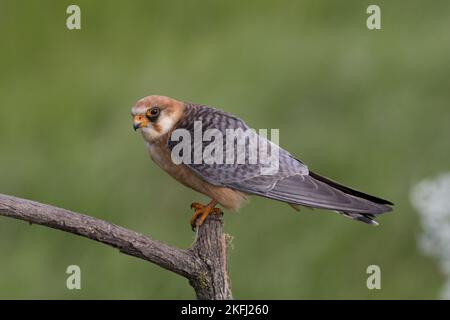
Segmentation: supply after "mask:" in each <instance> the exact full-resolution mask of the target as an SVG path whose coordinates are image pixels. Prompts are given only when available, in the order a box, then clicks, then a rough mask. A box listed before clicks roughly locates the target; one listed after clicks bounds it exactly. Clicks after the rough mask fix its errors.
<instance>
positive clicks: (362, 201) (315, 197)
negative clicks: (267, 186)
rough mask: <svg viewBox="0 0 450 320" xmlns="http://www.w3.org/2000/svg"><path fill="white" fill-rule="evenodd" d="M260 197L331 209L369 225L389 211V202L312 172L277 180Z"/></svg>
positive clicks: (390, 208)
mask: <svg viewBox="0 0 450 320" xmlns="http://www.w3.org/2000/svg"><path fill="white" fill-rule="evenodd" d="M263 196H265V197H268V198H271V199H276V200H280V201H284V202H287V203H289V204H291V206H292V205H302V206H307V207H313V208H322V209H329V210H334V211H336V212H338V213H340V214H342V215H343V216H346V217H348V218H351V219H354V220H358V221H361V222H364V223H367V224H371V225H378V223H376V222H375V220H374V219H375V218H376V217H377V216H378V215H380V214H382V213H385V212H388V211H391V210H392V207H391V205H393V204H392V202H390V201H388V200H384V199H381V198H378V197H375V196H371V195H368V194H366V193H363V192H360V191H357V190H354V189H351V188H349V187H346V186H343V185H341V184H339V183H337V182H335V181H332V180H330V179H328V178H325V177H322V176H319V175H318V174H315V173H313V172H310V174H309V175H296V176H291V177H288V178H285V179H282V180H280V181H279V182H278V183H277V184H276V185H275V186H274V187H273V188H272V189H271V190H270V191H269V192H267V193H264V194H263Z"/></svg>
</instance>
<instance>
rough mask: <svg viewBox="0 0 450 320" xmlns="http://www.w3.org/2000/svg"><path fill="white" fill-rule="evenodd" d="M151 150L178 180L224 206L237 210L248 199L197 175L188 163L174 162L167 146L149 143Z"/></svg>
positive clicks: (159, 163) (155, 159) (159, 164)
mask: <svg viewBox="0 0 450 320" xmlns="http://www.w3.org/2000/svg"><path fill="white" fill-rule="evenodd" d="M149 152H150V157H151V158H152V159H153V161H154V162H155V163H156V164H157V165H158V166H159V167H160V168H161V169H163V170H164V171H166V172H167V173H168V174H169V175H171V176H172V177H173V178H175V179H176V180H177V181H179V182H181V183H182V184H183V185H185V186H187V187H189V188H191V189H194V190H195V191H197V192H200V193H202V194H204V195H206V196H208V197H210V198H211V199H214V200H216V201H217V202H218V203H219V204H220V205H221V206H223V207H224V208H227V209H232V210H237V209H239V207H240V206H241V205H242V204H243V203H244V202H245V201H246V200H247V197H246V195H245V194H244V193H242V192H239V191H237V190H233V189H230V188H226V187H220V186H215V185H212V184H210V183H209V182H207V181H205V180H203V179H202V178H201V177H199V176H198V175H196V174H195V173H194V172H193V171H192V170H191V169H189V167H187V166H186V165H184V164H179V165H177V164H174V163H173V162H172V159H171V157H170V152H169V151H168V150H167V148H165V146H159V145H156V144H151V145H149Z"/></svg>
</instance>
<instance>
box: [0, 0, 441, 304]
mask: <svg viewBox="0 0 450 320" xmlns="http://www.w3.org/2000/svg"><path fill="white" fill-rule="evenodd" d="M73 3H74V4H78V5H79V6H80V7H81V18H82V30H80V31H69V30H67V29H66V25H65V23H66V18H67V16H68V15H67V14H66V13H65V12H66V8H67V6H68V5H69V4H73ZM373 3H374V2H369V1H346V2H343V1H339V2H338V1H331V0H330V1H315V0H309V1H245V2H244V1H128V2H126V1H87V0H86V1H48V0H47V1H39V2H38V1H31V0H30V1H16V0H8V1H5V0H0V38H1V44H0V49H1V50H0V192H1V193H5V194H11V195H15V196H19V197H25V198H29V199H33V200H36V201H40V202H44V203H50V204H53V205H56V206H60V207H64V208H68V209H71V210H74V211H80V212H85V213H88V214H90V215H92V216H95V217H98V218H101V219H105V220H108V221H111V222H113V223H115V224H119V225H122V226H125V227H127V228H130V229H133V230H136V231H139V232H142V233H144V234H147V235H151V236H152V237H153V238H156V239H160V240H162V241H165V242H167V243H169V244H172V245H176V246H179V247H183V248H187V247H189V246H190V244H191V243H192V241H193V239H194V234H193V232H192V231H191V230H190V227H189V225H188V221H189V219H190V216H191V214H192V212H191V211H190V209H189V204H190V203H191V202H193V201H194V200H195V201H206V200H207V199H206V198H205V197H204V196H202V195H199V194H196V193H194V192H193V191H191V190H188V189H186V188H185V187H183V186H181V185H180V184H178V183H177V182H175V181H174V180H172V179H171V178H170V177H168V176H167V175H166V174H165V173H164V172H162V171H161V170H160V169H158V168H157V167H156V166H155V165H154V164H153V163H152V162H151V161H150V160H149V158H148V156H147V153H146V150H145V148H144V143H143V140H142V138H141V137H140V135H139V134H136V133H135V132H133V130H132V126H131V117H130V108H131V106H132V105H133V104H134V102H135V101H136V100H137V99H139V98H141V97H143V96H146V95H150V94H162V95H167V96H171V97H174V98H177V99H180V100H185V101H192V102H198V103H204V104H209V105H212V106H215V107H218V108H221V109H224V110H226V111H229V112H231V113H234V114H236V115H238V116H240V117H242V118H244V119H246V121H247V122H248V123H249V124H250V125H251V126H253V127H255V128H279V129H280V144H281V145H282V146H283V147H285V148H287V149H288V150H289V151H290V152H291V153H293V154H294V155H296V156H297V157H299V158H300V159H302V160H303V161H305V162H306V163H307V164H309V166H310V168H311V169H312V170H314V171H317V172H320V173H322V174H323V175H326V176H329V177H332V178H334V179H336V180H339V181H341V182H343V183H345V184H348V185H350V186H355V187H358V188H359V189H362V190H364V191H366V192H369V193H373V194H375V195H378V196H381V197H386V198H388V199H390V200H392V201H393V202H395V204H396V206H395V212H394V213H393V214H389V215H385V216H383V217H382V218H381V219H380V222H381V225H380V227H378V228H374V227H370V226H367V225H364V224H362V223H358V222H354V221H351V220H348V219H345V218H343V217H341V216H339V215H337V214H334V213H329V212H325V211H321V210H315V211H310V210H302V212H300V213H297V212H295V211H293V210H292V209H291V208H289V207H288V206H287V205H283V204H281V203H278V202H273V201H268V200H265V199H261V198H253V199H252V201H251V203H250V204H249V205H247V206H246V207H245V208H244V209H243V210H242V211H241V212H240V213H236V214H235V213H226V216H225V228H226V231H227V232H228V233H229V234H231V235H232V236H233V237H234V240H233V249H232V250H231V251H230V258H229V261H230V264H229V269H230V273H231V279H232V287H233V292H234V296H235V298H240V299H246V298H248V299H259V298H262V299H271V298H273V299H281V298H288V299H306V298H308V299H314V298H320V299H325V298H330V299H343V298H369V299H380V298H387V299H391V298H413V299H416V298H437V297H438V296H439V290H440V289H441V286H442V284H443V281H444V279H443V276H442V275H440V273H439V270H438V267H437V264H436V262H435V261H434V260H432V259H430V258H428V257H425V256H423V255H422V254H421V252H420V250H418V248H417V237H418V235H420V233H421V226H420V221H419V217H418V215H417V213H416V212H415V211H414V210H413V209H412V206H411V205H410V201H409V191H410V188H411V187H412V186H413V185H414V184H415V183H417V182H418V181H420V180H421V179H423V178H426V177H429V176H434V175H436V174H438V173H440V172H444V171H447V170H449V169H450V166H449V160H448V159H449V157H450V148H449V136H450V126H449V122H450V106H449V100H450V90H449V87H450V39H449V30H450V2H449V1H433V2H427V1H376V4H378V5H379V6H380V7H381V11H382V29H381V30H379V31H370V30H368V29H367V28H366V19H367V17H368V15H367V14H366V8H367V6H368V5H369V4H373ZM0 261H1V263H0V298H64V299H79V298H112V299H116V298H126V299H134V298H139V299H164V298H175V299H189V298H194V293H193V290H192V289H191V287H190V286H189V285H188V283H187V281H186V280H184V279H182V278H181V277H179V276H177V275H174V274H172V273H170V272H167V271H164V270H162V269H160V268H158V267H156V266H154V265H152V264H150V263H147V262H145V261H142V260H139V259H136V258H132V257H128V256H126V255H123V254H120V253H119V252H118V251H117V250H114V249H111V248H109V247H106V246H104V245H101V244H98V243H95V242H92V241H90V240H86V239H83V238H80V237H76V236H72V235H69V234H66V233H62V232H59V231H55V230H51V229H48V228H45V227H41V226H29V225H28V224H27V223H24V222H21V221H16V220H11V219H7V218H4V217H0ZM71 264H76V265H79V266H80V267H81V270H82V290H78V291H77V290H73V291H69V290H67V289H66V287H65V283H66V277H67V275H66V274H65V270H66V268H67V266H68V265H71ZM371 264H376V265H379V266H380V267H381V271H382V289H381V290H373V291H371V290H368V289H367V288H366V278H367V276H368V275H367V274H366V268H367V266H368V265H371Z"/></svg>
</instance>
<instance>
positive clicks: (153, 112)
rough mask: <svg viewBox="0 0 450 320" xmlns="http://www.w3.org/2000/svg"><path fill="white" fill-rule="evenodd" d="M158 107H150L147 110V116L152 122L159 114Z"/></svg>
mask: <svg viewBox="0 0 450 320" xmlns="http://www.w3.org/2000/svg"><path fill="white" fill-rule="evenodd" d="M159 111H160V109H159V108H158V107H152V108H151V109H150V110H148V111H147V118H148V119H149V120H150V121H152V122H154V121H156V119H157V118H158V116H159Z"/></svg>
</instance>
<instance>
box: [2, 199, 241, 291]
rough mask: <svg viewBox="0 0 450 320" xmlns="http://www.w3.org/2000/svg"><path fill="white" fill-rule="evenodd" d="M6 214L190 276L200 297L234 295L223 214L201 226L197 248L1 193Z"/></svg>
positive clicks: (196, 243) (195, 244)
mask: <svg viewBox="0 0 450 320" xmlns="http://www.w3.org/2000/svg"><path fill="white" fill-rule="evenodd" d="M0 215H2V216H6V217H10V218H14V219H20V220H24V221H27V222H29V223H34V224H39V225H43V226H47V227H50V228H53V229H58V230H61V231H65V232H69V233H72V234H76V235H79V236H82V237H85V238H89V239H92V240H95V241H98V242H101V243H104V244H107V245H109V246H112V247H114V248H117V249H119V250H120V251H121V252H123V253H125V254H128V255H130V256H134V257H138V258H141V259H144V260H147V261H149V262H152V263H154V264H157V265H158V266H160V267H162V268H164V269H167V270H169V271H172V272H175V273H177V274H179V275H181V276H183V277H185V278H187V279H188V280H189V283H190V284H191V286H192V287H193V288H194V289H195V291H196V294H197V298H198V299H231V298H232V296H231V289H230V285H229V279H228V273H227V267H226V260H227V255H226V247H227V243H226V242H227V241H226V236H225V235H224V234H223V223H222V217H221V216H211V217H209V218H208V219H207V220H206V221H205V222H204V223H203V225H202V226H201V227H200V228H199V230H198V233H197V239H196V241H195V243H194V245H193V246H192V248H191V249H188V250H184V249H179V248H176V247H172V246H169V245H167V244H165V243H163V242H160V241H158V240H153V239H151V238H149V237H147V236H144V235H142V234H139V233H137V232H134V231H131V230H128V229H125V228H123V227H120V226H116V225H114V224H112V223H109V222H106V221H103V220H100V219H96V218H93V217H90V216H87V215H84V214H81V213H76V212H72V211H69V210H65V209H61V208H57V207H54V206H50V205H46V204H42V203H38V202H34V201H30V200H25V199H21V198H16V197H13V196H8V195H2V194H0Z"/></svg>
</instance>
